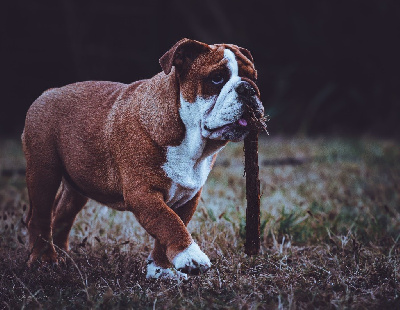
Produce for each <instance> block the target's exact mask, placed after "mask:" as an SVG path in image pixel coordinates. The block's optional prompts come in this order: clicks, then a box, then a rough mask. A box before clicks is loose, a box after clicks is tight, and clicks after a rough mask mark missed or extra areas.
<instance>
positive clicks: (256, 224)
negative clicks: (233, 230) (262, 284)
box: [244, 129, 260, 255]
mask: <svg viewBox="0 0 400 310" xmlns="http://www.w3.org/2000/svg"><path fill="white" fill-rule="evenodd" d="M244 154H245V157H244V163H245V173H246V199H247V209H246V244H245V250H244V252H245V253H246V254H247V255H256V254H258V253H259V251H260V179H259V170H258V130H256V129H253V130H251V131H250V133H249V135H248V136H247V137H246V139H245V140H244Z"/></svg>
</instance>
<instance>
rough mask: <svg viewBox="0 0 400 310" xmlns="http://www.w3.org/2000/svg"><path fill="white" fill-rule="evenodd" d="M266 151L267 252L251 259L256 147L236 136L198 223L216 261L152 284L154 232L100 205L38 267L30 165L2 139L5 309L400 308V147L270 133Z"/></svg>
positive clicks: (0, 233)
mask: <svg viewBox="0 0 400 310" xmlns="http://www.w3.org/2000/svg"><path fill="white" fill-rule="evenodd" d="M259 158H260V180H261V192H262V199H261V230H262V236H261V238H262V239H261V240H262V244H261V255H259V256H257V257H251V258H249V257H247V256H246V255H244V254H243V242H244V236H245V234H244V233H245V232H244V229H245V223H244V219H245V208H246V200H245V179H244V177H243V161H244V154H243V145H242V144H233V143H231V144H229V145H228V146H227V147H226V148H225V149H224V150H223V152H222V153H221V154H220V156H219V157H218V160H217V162H216V164H215V167H214V169H213V170H212V172H211V174H210V177H209V179H208V181H207V183H206V185H205V187H204V190H203V195H202V199H201V201H200V204H199V207H198V210H197V212H196V213H195V215H194V218H193V220H192V221H191V222H190V224H189V227H188V229H189V231H190V232H191V233H192V235H193V238H194V239H195V240H196V242H197V243H198V245H199V246H200V248H201V249H202V250H203V251H204V252H205V253H206V254H207V255H208V256H209V258H210V259H211V263H212V268H211V269H210V270H209V271H208V272H207V273H206V274H204V275H202V276H197V277H196V276H189V279H188V281H184V282H176V281H171V280H168V279H164V280H160V279H159V280H154V279H153V280H149V279H146V270H147V269H146V268H147V265H146V258H147V257H148V255H149V253H150V251H151V248H152V244H153V240H152V238H151V237H149V235H148V234H147V233H146V232H145V231H144V230H143V228H142V227H141V226H140V225H139V224H138V222H137V221H136V219H135V217H134V216H133V215H132V214H131V213H129V212H118V211H114V210H112V209H109V208H107V207H105V206H100V205H98V204H97V203H94V202H90V203H89V204H88V205H87V206H86V207H85V208H84V210H83V211H82V212H81V213H80V214H79V215H78V217H77V220H76V222H75V225H74V227H73V229H72V232H71V252H70V253H69V256H66V255H64V254H63V253H60V255H61V256H64V258H65V262H63V263H61V264H60V266H59V267H57V268H55V269H51V268H50V269H49V268H42V269H37V270H36V269H35V270H29V269H27V268H26V266H25V262H26V259H27V257H28V251H27V232H26V228H25V226H24V222H23V218H24V217H25V215H26V213H27V204H28V197H27V192H26V188H25V183H24V178H23V175H21V173H20V172H18V171H21V169H23V168H24V161H23V158H22V156H21V149H20V147H19V146H18V142H16V141H12V140H8V141H0V173H1V177H0V304H1V305H4V306H5V307H6V308H22V307H29V308H38V307H43V308H71V307H77V308H138V307H141V308H143V307H146V308H150V307H158V306H159V305H160V306H163V307H166V308H189V309H197V308H257V307H262V308H347V307H350V308H365V307H385V308H396V307H397V308H398V307H399V294H400V293H399V291H400V289H399V283H400V276H399V275H400V272H399V268H400V235H399V231H400V224H399V223H400V196H399V193H400V187H399V184H400V145H399V143H398V142H396V141H389V140H387V141H385V140H377V139H372V138H363V139H357V140H348V139H339V138H337V139H322V138H321V139H305V138H304V139H284V138H267V137H263V138H261V139H260V143H259ZM4 171H5V172H6V173H4ZM13 171H14V172H13ZM21 219H22V221H21ZM11 288H12V289H11Z"/></svg>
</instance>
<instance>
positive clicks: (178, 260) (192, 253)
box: [172, 242, 211, 274]
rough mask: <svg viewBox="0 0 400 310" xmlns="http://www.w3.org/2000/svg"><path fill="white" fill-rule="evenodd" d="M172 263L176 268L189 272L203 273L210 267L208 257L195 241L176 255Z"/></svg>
mask: <svg viewBox="0 0 400 310" xmlns="http://www.w3.org/2000/svg"><path fill="white" fill-rule="evenodd" d="M172 263H173V264H174V266H175V268H176V269H177V270H179V271H183V272H185V273H190V274H199V273H204V272H206V271H207V270H208V269H209V268H210V267H211V262H210V259H209V258H208V257H207V255H206V254H204V253H203V251H202V250H200V248H199V246H198V245H197V244H196V243H195V242H193V243H192V244H191V245H189V246H188V247H187V248H186V249H184V250H183V251H182V252H180V253H179V254H178V255H176V256H175V258H174V259H173V260H172Z"/></svg>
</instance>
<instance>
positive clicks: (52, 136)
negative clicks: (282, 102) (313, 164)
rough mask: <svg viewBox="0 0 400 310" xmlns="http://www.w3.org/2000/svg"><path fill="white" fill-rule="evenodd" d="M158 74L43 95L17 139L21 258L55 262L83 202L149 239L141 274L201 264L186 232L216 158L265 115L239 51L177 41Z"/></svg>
mask: <svg viewBox="0 0 400 310" xmlns="http://www.w3.org/2000/svg"><path fill="white" fill-rule="evenodd" d="M160 64H161V67H162V69H163V72H161V73H159V74H157V75H156V76H154V77H152V78H151V79H148V80H141V81H137V82H134V83H132V84H129V85H126V84H121V83H114V82H95V81H89V82H80V83H75V84H71V85H67V86H64V87H61V88H53V89H50V90H48V91H46V92H44V93H43V94H42V95H41V96H40V97H39V98H38V99H37V100H36V101H35V102H34V103H33V104H32V106H31V107H30V109H29V111H28V113H27V116H26V122H25V128H24V132H23V135H22V141H23V147H24V152H25V156H26V161H27V169H26V180H27V186H28V191H29V199H30V210H29V214H28V218H27V223H28V230H29V244H30V250H31V254H30V259H29V262H28V264H29V265H32V263H33V262H35V261H37V260H38V261H42V262H52V263H55V262H57V253H56V251H55V247H54V245H53V244H55V245H57V246H58V247H60V248H61V249H64V250H68V235H69V233H70V230H71V227H72V224H73V222H74V220H75V217H76V215H77V214H78V212H79V211H80V210H81V209H82V208H83V206H84V205H85V204H86V202H87V201H88V199H93V200H96V201H98V202H100V203H101V204H104V205H108V206H110V207H112V208H114V209H117V210H123V211H131V212H133V214H134V215H135V217H136V218H137V220H138V221H139V223H140V224H141V225H142V226H143V227H144V228H145V230H146V231H147V232H148V233H149V234H150V235H151V236H152V237H154V238H155V246H154V249H153V251H152V253H151V254H150V256H149V263H148V267H147V277H155V278H157V277H172V278H179V277H184V278H185V277H186V273H192V274H195V273H199V272H204V271H206V270H207V269H208V268H210V266H211V262H210V260H209V258H208V257H207V255H206V254H204V253H203V252H202V251H201V250H200V248H199V246H198V245H197V244H196V243H195V242H194V241H193V239H192V237H191V235H190V233H189V232H188V230H187V228H186V225H187V224H188V222H189V221H190V219H191V217H192V215H193V213H194V211H195V209H196V206H197V204H198V201H199V197H200V193H201V190H202V187H203V185H204V183H205V181H206V179H207V176H208V174H209V172H210V170H211V168H212V166H213V164H214V161H215V158H216V155H217V153H218V151H220V150H221V149H222V148H223V147H224V146H225V145H226V143H227V142H228V141H240V140H243V139H244V138H245V136H246V135H247V133H248V132H249V129H248V128H249V126H248V121H249V120H248V119H247V117H248V116H247V108H246V107H248V106H249V105H250V106H252V107H253V108H255V109H256V110H257V111H258V112H259V113H260V114H262V113H263V112H264V110H263V106H262V104H261V101H260V99H259V91H258V88H257V86H256V84H255V81H256V78H257V73H256V70H255V68H254V64H253V59H252V56H251V54H250V52H249V51H247V50H246V49H244V48H241V47H238V46H236V45H230V44H216V45H207V44H204V43H201V42H198V41H194V40H189V39H183V40H181V41H179V42H178V43H176V44H175V45H174V46H173V47H172V48H171V49H170V50H169V51H168V52H167V53H165V54H164V55H163V56H162V57H161V59H160Z"/></svg>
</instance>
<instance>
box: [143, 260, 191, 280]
mask: <svg viewBox="0 0 400 310" xmlns="http://www.w3.org/2000/svg"><path fill="white" fill-rule="evenodd" d="M146 278H147V279H171V280H187V278H188V276H187V274H186V273H183V272H180V271H178V270H176V269H175V268H163V267H160V266H157V265H156V263H155V262H154V261H153V260H152V259H149V261H148V264H147V274H146Z"/></svg>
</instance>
